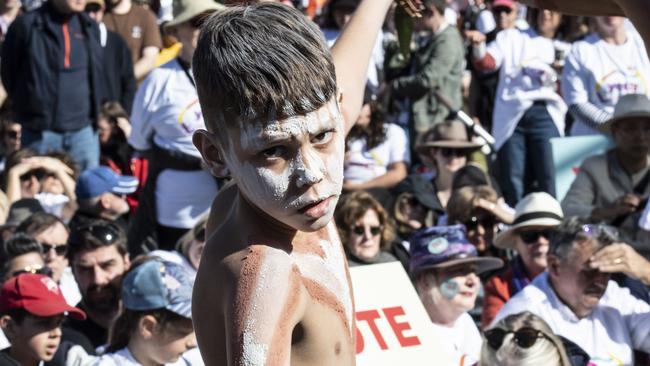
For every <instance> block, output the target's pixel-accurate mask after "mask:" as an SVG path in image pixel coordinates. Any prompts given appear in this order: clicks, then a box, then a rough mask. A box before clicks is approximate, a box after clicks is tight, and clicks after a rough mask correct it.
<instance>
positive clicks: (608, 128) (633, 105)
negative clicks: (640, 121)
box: [598, 94, 650, 134]
mask: <svg viewBox="0 0 650 366" xmlns="http://www.w3.org/2000/svg"><path fill="white" fill-rule="evenodd" d="M628 118H647V119H650V99H648V97H647V96H646V95H645V94H626V95H624V96H622V97H621V98H620V99H619V100H618V103H616V107H614V115H613V116H612V118H611V119H609V120H608V121H607V122H605V123H603V124H602V125H600V126H599V128H598V129H599V130H600V131H601V132H604V133H607V134H611V133H612V126H613V125H614V123H616V122H618V121H620V120H623V119H628Z"/></svg>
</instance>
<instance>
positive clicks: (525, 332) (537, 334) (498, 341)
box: [485, 327, 547, 351]
mask: <svg viewBox="0 0 650 366" xmlns="http://www.w3.org/2000/svg"><path fill="white" fill-rule="evenodd" d="M510 333H514V337H513V340H514V341H515V343H517V345H518V346H519V347H521V348H530V347H532V346H533V345H535V343H536V342H537V340H538V339H540V338H546V337H547V336H546V335H545V334H544V333H542V332H541V331H539V330H537V329H533V328H529V327H524V328H519V329H518V330H517V331H516V332H514V331H512V330H505V329H502V328H494V329H490V330H487V331H486V332H485V339H486V340H487V344H488V345H489V346H490V348H492V349H493V350H495V351H497V350H498V349H499V348H501V345H503V339H504V338H505V337H506V335H508V334H510Z"/></svg>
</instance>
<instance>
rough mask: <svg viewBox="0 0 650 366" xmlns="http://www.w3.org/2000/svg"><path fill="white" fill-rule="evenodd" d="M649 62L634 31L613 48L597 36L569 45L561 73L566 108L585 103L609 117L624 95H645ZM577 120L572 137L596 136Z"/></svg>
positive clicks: (572, 130)
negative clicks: (607, 114) (602, 111)
mask: <svg viewBox="0 0 650 366" xmlns="http://www.w3.org/2000/svg"><path fill="white" fill-rule="evenodd" d="M649 82H650V61H648V55H647V53H646V48H645V45H644V43H643V40H642V39H641V37H640V36H639V34H638V33H637V32H635V31H634V30H632V31H628V32H627V41H626V42H625V43H623V44H621V45H614V44H610V43H607V42H605V41H603V40H602V39H601V38H600V37H599V36H598V35H597V34H591V35H589V36H588V37H587V38H585V39H584V40H582V41H580V42H576V43H574V44H573V47H572V48H571V51H570V52H569V54H568V55H567V58H566V63H565V65H564V71H563V73H562V94H563V96H564V99H565V100H566V102H567V104H568V105H573V104H579V103H586V102H589V103H591V104H593V105H594V106H596V107H598V108H600V109H602V110H604V111H606V112H607V113H609V114H612V113H613V112H614V107H615V105H616V103H617V102H618V99H619V98H620V97H621V96H622V95H625V94H633V93H634V94H646V95H648V94H649V91H650V85H649V84H648V83H649ZM596 133H598V131H596V130H594V129H592V128H591V127H589V126H588V125H586V124H585V123H583V122H581V121H580V120H576V121H575V123H574V124H573V126H572V127H571V134H572V135H587V134H596Z"/></svg>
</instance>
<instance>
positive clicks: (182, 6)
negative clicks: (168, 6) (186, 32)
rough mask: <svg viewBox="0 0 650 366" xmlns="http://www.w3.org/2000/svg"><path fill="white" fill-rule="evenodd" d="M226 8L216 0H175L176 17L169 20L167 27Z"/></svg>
mask: <svg viewBox="0 0 650 366" xmlns="http://www.w3.org/2000/svg"><path fill="white" fill-rule="evenodd" d="M225 8H226V6H225V5H223V4H219V3H217V2H214V1H213V0H174V3H173V12H174V19H172V20H171V21H169V22H167V23H166V24H165V28H169V27H173V26H176V25H179V24H182V23H185V22H187V21H189V20H191V19H192V18H194V17H195V16H197V15H201V14H204V13H207V12H210V11H216V10H222V9H225Z"/></svg>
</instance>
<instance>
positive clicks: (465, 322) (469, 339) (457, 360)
mask: <svg viewBox="0 0 650 366" xmlns="http://www.w3.org/2000/svg"><path fill="white" fill-rule="evenodd" d="M431 325H432V326H433V328H434V331H435V333H436V335H437V339H438V340H439V341H441V342H448V344H447V347H446V348H445V349H447V350H451V358H452V360H453V361H454V364H455V365H461V360H462V359H464V361H463V362H462V364H463V365H473V364H474V363H476V362H478V360H479V359H480V356H481V346H482V344H483V338H481V334H480V333H479V331H478V328H476V324H475V323H474V320H472V317H471V316H470V315H469V314H468V313H463V315H461V316H460V317H459V318H458V319H457V320H456V323H454V326H453V327H445V326H442V325H438V324H434V323H431Z"/></svg>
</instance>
